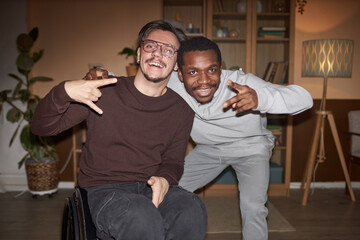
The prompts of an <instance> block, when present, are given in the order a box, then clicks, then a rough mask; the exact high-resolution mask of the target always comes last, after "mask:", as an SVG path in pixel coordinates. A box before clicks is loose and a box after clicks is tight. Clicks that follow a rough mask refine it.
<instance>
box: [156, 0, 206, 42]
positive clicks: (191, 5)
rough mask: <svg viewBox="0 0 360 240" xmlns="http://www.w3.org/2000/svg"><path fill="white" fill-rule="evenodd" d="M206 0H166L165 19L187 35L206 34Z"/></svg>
mask: <svg viewBox="0 0 360 240" xmlns="http://www.w3.org/2000/svg"><path fill="white" fill-rule="evenodd" d="M205 16H206V0H164V5H163V19H164V20H167V21H171V22H172V23H174V25H175V26H177V27H179V28H181V29H182V30H183V31H184V32H185V33H186V35H187V36H189V37H192V36H206V18H205Z"/></svg>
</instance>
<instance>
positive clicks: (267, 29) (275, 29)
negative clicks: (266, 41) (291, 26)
mask: <svg viewBox="0 0 360 240" xmlns="http://www.w3.org/2000/svg"><path fill="white" fill-rule="evenodd" d="M260 30H264V31H285V30H286V27H260Z"/></svg>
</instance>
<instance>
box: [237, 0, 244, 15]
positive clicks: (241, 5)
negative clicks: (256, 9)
mask: <svg viewBox="0 0 360 240" xmlns="http://www.w3.org/2000/svg"><path fill="white" fill-rule="evenodd" d="M236 11H237V12H240V13H245V12H246V0H239V1H238V2H237V4H236Z"/></svg>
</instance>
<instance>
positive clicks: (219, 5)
mask: <svg viewBox="0 0 360 240" xmlns="http://www.w3.org/2000/svg"><path fill="white" fill-rule="evenodd" d="M216 3H217V4H216V5H217V9H218V11H219V12H224V3H223V1H222V0H216Z"/></svg>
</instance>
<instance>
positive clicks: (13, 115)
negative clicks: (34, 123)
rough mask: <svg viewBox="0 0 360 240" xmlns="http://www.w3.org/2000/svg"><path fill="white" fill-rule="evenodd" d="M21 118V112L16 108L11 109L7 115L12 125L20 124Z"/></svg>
mask: <svg viewBox="0 0 360 240" xmlns="http://www.w3.org/2000/svg"><path fill="white" fill-rule="evenodd" d="M20 118H21V112H20V111H19V110H17V109H16V108H11V109H10V110H9V111H8V112H7V114H6V119H7V120H8V121H9V122H11V123H15V122H18V121H19V120H20Z"/></svg>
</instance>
